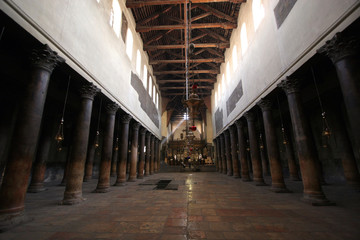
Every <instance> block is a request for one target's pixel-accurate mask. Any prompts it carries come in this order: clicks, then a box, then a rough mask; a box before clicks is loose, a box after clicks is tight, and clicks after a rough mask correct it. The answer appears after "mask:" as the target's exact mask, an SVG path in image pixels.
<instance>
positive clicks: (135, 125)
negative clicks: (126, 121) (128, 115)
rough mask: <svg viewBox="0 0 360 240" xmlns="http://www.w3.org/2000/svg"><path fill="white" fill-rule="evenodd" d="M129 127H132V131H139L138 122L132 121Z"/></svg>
mask: <svg viewBox="0 0 360 240" xmlns="http://www.w3.org/2000/svg"><path fill="white" fill-rule="evenodd" d="M131 128H132V130H133V131H139V128H140V123H138V122H134V123H133V124H132V125H131Z"/></svg>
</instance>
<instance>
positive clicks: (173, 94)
mask: <svg viewBox="0 0 360 240" xmlns="http://www.w3.org/2000/svg"><path fill="white" fill-rule="evenodd" d="M181 95H185V94H184V93H183V92H161V96H162V97H166V96H181ZM197 95H202V96H209V95H211V92H201V93H197Z"/></svg>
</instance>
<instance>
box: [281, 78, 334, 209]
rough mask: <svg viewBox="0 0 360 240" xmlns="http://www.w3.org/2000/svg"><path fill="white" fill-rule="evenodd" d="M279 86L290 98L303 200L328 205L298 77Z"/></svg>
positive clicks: (284, 81)
mask: <svg viewBox="0 0 360 240" xmlns="http://www.w3.org/2000/svg"><path fill="white" fill-rule="evenodd" d="M279 87H281V88H282V89H283V90H284V91H285V93H286V95H287V99H288V104H289V110H290V116H291V122H292V126H293V132H294V137H295V143H296V148H297V152H298V158H299V163H300V169H301V175H302V179H303V185H304V197H303V200H304V201H306V202H309V203H311V204H313V205H327V204H329V201H328V200H327V199H326V197H325V195H324V193H323V191H322V189H321V185H320V176H319V173H318V170H317V167H316V161H317V153H316V150H315V144H314V141H313V139H312V137H311V130H310V125H309V123H308V122H307V119H306V116H305V112H304V107H303V104H302V100H301V95H300V87H299V82H298V80H297V79H290V78H287V79H286V80H283V81H282V82H281V83H280V84H279Z"/></svg>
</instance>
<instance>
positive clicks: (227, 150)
mask: <svg viewBox="0 0 360 240" xmlns="http://www.w3.org/2000/svg"><path fill="white" fill-rule="evenodd" d="M224 135H225V156H226V166H227V175H228V176H232V175H233V163H232V159H231V144H230V133H229V130H226V131H224Z"/></svg>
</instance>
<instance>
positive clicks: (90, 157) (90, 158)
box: [84, 138, 96, 182]
mask: <svg viewBox="0 0 360 240" xmlns="http://www.w3.org/2000/svg"><path fill="white" fill-rule="evenodd" d="M94 140H95V139H94V138H93V139H92V140H91V141H90V143H89V146H88V150H87V154H86V162H85V176H84V182H89V181H90V180H91V179H92V176H93V167H94V157H95V150H96V147H95V142H94Z"/></svg>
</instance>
